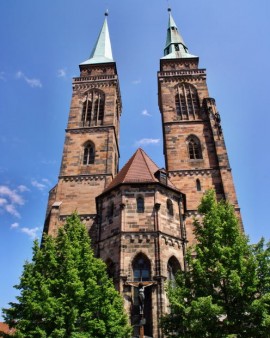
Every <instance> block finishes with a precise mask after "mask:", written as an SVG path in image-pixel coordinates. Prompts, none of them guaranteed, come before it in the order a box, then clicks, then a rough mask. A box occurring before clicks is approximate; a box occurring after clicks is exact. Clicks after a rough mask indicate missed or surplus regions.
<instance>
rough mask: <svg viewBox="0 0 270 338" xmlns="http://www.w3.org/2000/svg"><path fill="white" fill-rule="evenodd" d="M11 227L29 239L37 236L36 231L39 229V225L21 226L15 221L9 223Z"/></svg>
mask: <svg viewBox="0 0 270 338" xmlns="http://www.w3.org/2000/svg"><path fill="white" fill-rule="evenodd" d="M10 228H11V229H17V230H18V231H19V232H22V233H23V234H26V235H27V236H29V237H30V238H31V239H35V238H38V232H39V230H40V228H39V227H35V228H29V227H21V226H20V224H19V223H17V222H15V223H12V224H11V225H10Z"/></svg>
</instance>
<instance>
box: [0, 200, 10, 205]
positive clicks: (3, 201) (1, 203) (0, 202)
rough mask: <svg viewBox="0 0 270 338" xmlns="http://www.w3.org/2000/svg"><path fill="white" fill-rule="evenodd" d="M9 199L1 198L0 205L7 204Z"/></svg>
mask: <svg viewBox="0 0 270 338" xmlns="http://www.w3.org/2000/svg"><path fill="white" fill-rule="evenodd" d="M7 202H8V201H7V200H6V199H5V198H0V206H2V205H4V204H7Z"/></svg>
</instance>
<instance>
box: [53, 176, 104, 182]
mask: <svg viewBox="0 0 270 338" xmlns="http://www.w3.org/2000/svg"><path fill="white" fill-rule="evenodd" d="M107 176H109V175H107ZM107 176H106V175H76V176H60V177H59V179H62V180H64V181H65V182H73V181H75V182H78V181H103V180H105V179H106V177H107Z"/></svg>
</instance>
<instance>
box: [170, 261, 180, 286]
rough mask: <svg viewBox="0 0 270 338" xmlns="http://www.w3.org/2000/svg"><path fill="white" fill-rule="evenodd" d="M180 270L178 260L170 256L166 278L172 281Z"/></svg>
mask: <svg viewBox="0 0 270 338" xmlns="http://www.w3.org/2000/svg"><path fill="white" fill-rule="evenodd" d="M180 270H181V266H180V264H179V262H178V260H177V259H176V258H175V257H174V256H172V257H171V258H170V259H169V260H168V264H167V278H168V280H169V281H171V282H174V281H175V276H176V273H177V272H178V271H180Z"/></svg>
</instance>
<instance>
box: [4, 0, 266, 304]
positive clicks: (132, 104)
mask: <svg viewBox="0 0 270 338" xmlns="http://www.w3.org/2000/svg"><path fill="white" fill-rule="evenodd" d="M170 6H171V7H172V14H173V17H174V19H175V21H176V23H177V25H178V29H179V30H180V32H181V34H182V36H183V38H184V40H185V43H186V45H187V46H188V47H189V51H190V52H191V53H192V54H194V55H198V56H199V57H200V67H201V68H206V69H207V74H208V80H207V82H208V87H209V92H210V96H211V97H214V98H215V99H216V103H217V107H218V109H219V112H220V115H221V118H222V127H223V131H224V135H225V141H226V145H227V150H228V153H229V158H230V163H231V167H232V170H233V176H234V181H235V186H236V191H237V195H238V200H239V203H240V207H241V210H242V216H243V221H244V226H245V230H246V233H247V234H248V235H249V236H250V239H251V242H256V241H258V240H259V238H260V237H261V236H264V237H265V238H266V239H270V228H269V221H268V214H267V212H266V211H267V210H268V207H269V196H268V195H269V190H270V177H269V176H270V174H269V165H270V159H269V149H270V147H269V145H270V144H269V124H270V117H269V116H270V114H269V83H268V77H269V75H270V66H269V61H268V59H269V54H270V40H269V34H270V20H269V13H270V2H269V0H260V1H259V2H255V1H248V2H247V1H244V0H237V1H235V0H226V1H225V0H219V1H216V0H205V1H202V0H193V1H185V2H184V1H179V0H171V1H170ZM167 7H168V2H167V1H165V0H164V1H162V0H159V1H157V0H147V1H143V0H136V1H135V0H128V1H124V0H118V1H116V0H107V1H105V0H104V1H103V0H77V1H71V0H39V1H36V0H24V1H22V0H2V1H1V2H0V41H1V46H2V48H1V62H0V114H1V124H0V150H1V160H0V217H1V218H0V219H1V222H0V257H1V273H0V281H1V288H0V307H3V306H6V305H7V303H8V302H9V301H13V300H14V297H15V295H16V290H14V289H13V285H14V284H16V283H17V282H18V280H19V276H20V274H21V271H22V266H23V263H24V261H25V260H27V259H31V255H32V249H31V248H32V243H33V238H35V237H36V236H38V237H40V235H41V231H42V228H43V222H44V215H45V210H46V204H47V196H48V191H49V189H50V188H52V187H53V185H54V184H55V183H56V182H57V176H58V173H59V168H60V161H61V156H62V148H63V142H64V131H65V127H66V124H67V118H68V112H69V105H70V100H71V88H72V86H71V82H72V77H73V76H78V75H79V68H78V65H79V63H81V62H82V61H84V60H86V59H87V57H88V56H89V54H90V52H91V50H92V47H93V45H94V43H95V41H96V38H97V36H98V33H99V31H100V28H101V26H102V23H103V19H104V16H103V14H104V12H105V10H106V9H107V8H108V9H109V12H110V15H109V19H108V21H109V29H110V35H111V42H112V48H113V55H114V59H115V60H116V62H117V69H118V74H119V78H120V88H121V93H122V101H123V112H122V118H121V134H120V152H121V162H120V163H121V167H122V166H123V164H124V163H125V162H126V161H127V160H128V159H129V157H130V156H131V155H132V154H133V153H134V152H135V150H136V149H137V147H139V146H140V147H142V148H144V150H145V151H146V152H147V153H148V155H150V157H151V158H152V159H153V160H154V161H155V162H156V163H157V164H158V165H159V166H160V167H163V166H164V159H163V155H162V142H161V139H162V135H161V117H160V113H159V109H158V101H157V77H156V73H157V71H158V69H159V59H160V58H161V57H162V55H163V48H164V44H165V38H166V29H167V23H168V13H167Z"/></svg>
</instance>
